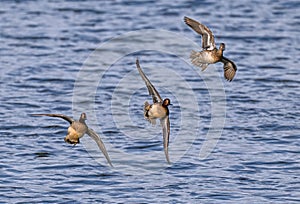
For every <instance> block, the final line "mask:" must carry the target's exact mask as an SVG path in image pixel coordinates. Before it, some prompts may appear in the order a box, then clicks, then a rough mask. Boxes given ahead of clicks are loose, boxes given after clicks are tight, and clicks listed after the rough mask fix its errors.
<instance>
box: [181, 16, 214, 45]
mask: <svg viewBox="0 0 300 204" xmlns="http://www.w3.org/2000/svg"><path fill="white" fill-rule="evenodd" d="M184 22H185V23H186V24H187V25H188V26H190V27H191V28H192V29H193V30H194V31H195V32H197V33H198V34H200V35H201V36H202V48H203V49H205V50H213V49H215V48H216V45H215V38H214V35H213V33H212V32H211V30H210V29H209V28H208V27H206V26H205V25H203V24H201V23H199V22H198V21H195V20H193V19H191V18H189V17H186V16H185V17H184Z"/></svg>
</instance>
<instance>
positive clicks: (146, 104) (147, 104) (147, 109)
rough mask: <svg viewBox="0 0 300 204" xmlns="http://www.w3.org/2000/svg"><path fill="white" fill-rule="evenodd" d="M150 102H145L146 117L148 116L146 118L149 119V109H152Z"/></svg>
mask: <svg viewBox="0 0 300 204" xmlns="http://www.w3.org/2000/svg"><path fill="white" fill-rule="evenodd" d="M150 106H151V105H150V104H149V102H148V101H145V103H144V117H145V118H146V119H148V117H149V115H148V111H149V109H150Z"/></svg>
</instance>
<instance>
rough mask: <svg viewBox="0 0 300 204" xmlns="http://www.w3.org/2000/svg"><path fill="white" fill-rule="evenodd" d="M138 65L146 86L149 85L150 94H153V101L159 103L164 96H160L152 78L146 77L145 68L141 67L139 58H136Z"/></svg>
mask: <svg viewBox="0 0 300 204" xmlns="http://www.w3.org/2000/svg"><path fill="white" fill-rule="evenodd" d="M136 67H137V69H138V71H139V73H140V75H141V77H142V79H143V80H144V82H145V84H146V86H147V89H148V92H149V95H151V96H152V99H153V103H157V102H162V101H163V100H162V98H161V97H160V95H159V93H158V91H157V90H156V89H155V87H154V86H153V85H152V84H151V82H150V80H149V79H148V78H147V77H146V75H145V74H144V72H143V70H142V69H141V67H140V63H139V60H138V59H136Z"/></svg>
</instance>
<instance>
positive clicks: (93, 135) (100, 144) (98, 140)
mask: <svg viewBox="0 0 300 204" xmlns="http://www.w3.org/2000/svg"><path fill="white" fill-rule="evenodd" d="M87 134H88V135H89V136H90V137H91V138H92V139H93V140H94V141H95V142H96V143H97V145H98V147H99V149H100V150H101V151H102V153H103V154H104V156H105V158H106V160H107V162H108V163H109V165H110V166H113V165H112V163H111V161H110V158H109V156H108V153H107V151H106V148H105V146H104V143H103V142H102V140H101V138H100V137H99V135H98V134H97V133H96V132H95V131H94V130H93V129H91V128H89V129H88V131H87Z"/></svg>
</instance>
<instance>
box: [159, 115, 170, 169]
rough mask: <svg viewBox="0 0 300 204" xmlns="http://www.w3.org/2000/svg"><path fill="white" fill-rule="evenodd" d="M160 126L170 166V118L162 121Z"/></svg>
mask: <svg viewBox="0 0 300 204" xmlns="http://www.w3.org/2000/svg"><path fill="white" fill-rule="evenodd" d="M160 124H161V127H162V131H163V140H164V151H165V155H166V159H167V162H168V163H169V164H170V163H171V162H170V158H169V150H168V149H169V137H170V120H169V116H168V115H167V116H166V117H164V118H162V119H160Z"/></svg>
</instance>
